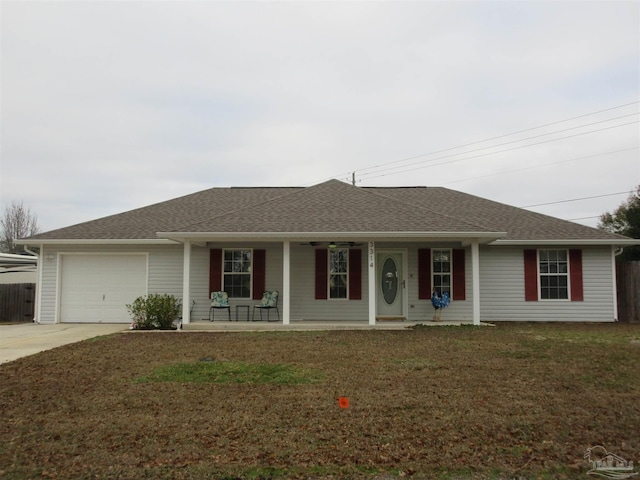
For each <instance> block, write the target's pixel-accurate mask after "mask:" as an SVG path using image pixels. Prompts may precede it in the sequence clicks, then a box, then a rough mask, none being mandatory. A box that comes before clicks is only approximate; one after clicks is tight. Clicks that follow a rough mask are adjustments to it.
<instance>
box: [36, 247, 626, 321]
mask: <svg viewBox="0 0 640 480" xmlns="http://www.w3.org/2000/svg"><path fill="white" fill-rule="evenodd" d="M385 247H387V248H391V249H404V251H405V252H406V255H407V257H406V258H407V262H406V266H407V272H406V288H407V301H408V306H407V310H406V311H407V313H408V320H409V321H413V322H422V321H428V320H431V319H432V318H433V313H434V310H433V307H432V306H431V302H430V300H428V299H424V300H419V298H418V297H419V292H418V288H419V285H418V250H419V249H420V248H447V246H446V245H438V244H435V243H433V244H422V243H416V242H413V243H403V244H400V243H389V244H383V243H377V244H376V250H379V249H384V248H385ZM211 248H253V249H264V250H265V251H266V272H265V274H266V277H265V287H266V289H267V290H279V291H280V292H282V284H283V272H282V261H283V249H282V244H281V243H267V242H264V243H232V244H213V243H211V244H208V245H207V246H206V247H205V246H196V245H194V246H192V251H191V266H190V267H191V279H190V285H191V291H190V297H191V300H194V301H195V302H196V303H195V307H194V311H193V314H192V316H191V321H199V320H203V319H208V315H209V251H210V249H211ZM359 248H360V249H361V251H362V271H361V281H362V299H361V300H346V299H345V300H316V299H315V249H314V248H313V247H310V246H308V245H299V244H297V243H294V242H291V272H290V274H291V298H290V299H289V301H290V314H291V315H290V318H291V320H292V321H300V320H331V321H340V320H344V321H366V320H367V319H368V305H369V291H368V290H369V281H368V265H367V263H368V262H367V260H368V259H367V245H366V243H365V244H363V245H362V246H360V247H359ZM527 248H535V247H533V246H532V247H527ZM554 248H556V247H554ZM558 248H562V247H558ZM571 248H575V247H571ZM183 251H184V247H183V245H163V246H149V245H130V246H126V245H123V246H116V245H112V246H105V245H96V246H79V245H75V246H45V248H44V249H43V252H42V261H41V266H42V286H41V290H42V291H41V305H40V315H39V318H38V320H39V321H40V322H42V323H53V322H55V321H57V318H56V315H57V313H56V311H57V308H58V305H57V303H58V298H59V292H58V287H57V283H58V281H59V278H60V272H59V265H60V256H59V255H58V254H59V253H86V254H92V253H93V254H98V253H100V254H104V253H112V254H117V253H144V254H147V255H148V292H149V293H169V294H173V295H176V296H178V297H182V288H183V281H182V274H183ZM523 252H524V248H523V247H506V246H481V247H480V303H481V305H480V316H481V320H482V321H486V322H491V321H600V322H602V321H613V320H614V301H615V291H614V289H613V286H614V279H613V268H612V258H611V249H610V248H609V247H587V248H583V249H582V267H583V287H584V301H581V302H571V301H537V302H526V301H525V300H524V260H523V255H524V254H523ZM471 267H472V262H471V249H470V248H469V247H467V248H465V279H466V282H465V283H466V285H465V286H466V300H454V301H452V302H451V305H450V306H449V307H448V308H447V309H445V310H444V311H443V312H442V320H444V321H465V322H470V321H472V308H473V302H472V268H471ZM376 288H377V286H376ZM453 288H454V289H455V288H456V286H455V285H454V286H453ZM282 300H284V299H282ZM282 300H281V302H280V306H282ZM230 301H231V305H232V309H231V316H232V319H235V313H236V309H235V308H234V307H235V306H236V305H254V304H256V303H258V301H257V300H251V299H231V300H230ZM280 311H281V312H282V307H281V308H280ZM220 315H226V313H225V312H222V313H221V312H217V315H216V319H219V318H224V317H221V316H220ZM245 318H246V317H245V311H244V310H243V311H242V312H241V317H240V319H241V320H245Z"/></svg>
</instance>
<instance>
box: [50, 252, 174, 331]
mask: <svg viewBox="0 0 640 480" xmlns="http://www.w3.org/2000/svg"><path fill="white" fill-rule="evenodd" d="M182 249H183V247H182V245H175V246H173V245H166V246H165V245H161V246H149V245H140V246H138V245H125V246H119V245H95V246H94V245H70V246H47V247H45V248H44V251H43V255H42V257H43V261H42V287H41V288H42V296H41V299H42V300H41V302H42V303H41V309H40V310H41V315H40V318H39V321H40V322H41V323H54V322H56V321H58V318H57V308H58V298H59V292H58V282H59V280H60V271H59V269H60V265H61V257H60V255H58V254H60V253H74V254H79V253H82V254H118V253H128V254H129V253H140V254H147V255H148V259H149V260H148V261H149V263H148V279H147V292H148V293H168V294H172V295H176V296H178V297H181V296H182V252H183V250H182ZM50 256H53V258H52V259H49V257H50Z"/></svg>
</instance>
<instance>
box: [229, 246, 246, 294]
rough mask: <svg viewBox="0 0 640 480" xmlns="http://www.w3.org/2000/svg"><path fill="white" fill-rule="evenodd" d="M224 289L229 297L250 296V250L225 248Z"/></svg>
mask: <svg viewBox="0 0 640 480" xmlns="http://www.w3.org/2000/svg"><path fill="white" fill-rule="evenodd" d="M223 276H224V278H223V284H224V291H225V292H227V293H228V294H229V297H231V298H250V297H251V250H225V251H224V269H223Z"/></svg>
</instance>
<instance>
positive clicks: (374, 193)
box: [371, 187, 515, 231]
mask: <svg viewBox="0 0 640 480" xmlns="http://www.w3.org/2000/svg"><path fill="white" fill-rule="evenodd" d="M376 188H407V187H376ZM408 188H415V187H408ZM417 188H442V187H417ZM371 193H372V194H373V195H378V196H380V197H384V198H388V199H390V200H393V201H396V202H399V203H402V204H404V205H406V206H408V207H411V208H419V209H420V210H424V211H426V212H429V213H432V214H434V215H440V216H441V217H446V218H451V219H453V220H455V221H456V222H462V223H466V224H467V225H470V226H472V227H476V228H482V229H486V230H487V231H494V230H495V229H492V228H491V227H489V226H488V225H480V224H476V223H471V222H469V221H467V220H465V219H463V218H459V217H454V216H453V215H449V214H447V213H442V212H438V211H436V210H432V209H430V208H427V207H424V206H422V205H413V204H410V203H407V202H403V201H401V200H398V199H396V198H392V197H389V196H388V195H384V194H382V193H380V192H373V191H372V192H371ZM514 208H515V207H514Z"/></svg>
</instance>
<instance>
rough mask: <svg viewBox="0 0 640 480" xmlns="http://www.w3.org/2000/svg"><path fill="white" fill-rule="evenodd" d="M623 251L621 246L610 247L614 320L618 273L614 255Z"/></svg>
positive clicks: (616, 306)
mask: <svg viewBox="0 0 640 480" xmlns="http://www.w3.org/2000/svg"><path fill="white" fill-rule="evenodd" d="M623 251H624V248H623V247H618V248H615V247H611V269H612V278H613V295H614V297H613V320H614V321H615V322H617V321H619V319H618V274H617V269H616V257H617V256H618V255H620V254H621V253H622V252H623Z"/></svg>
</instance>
